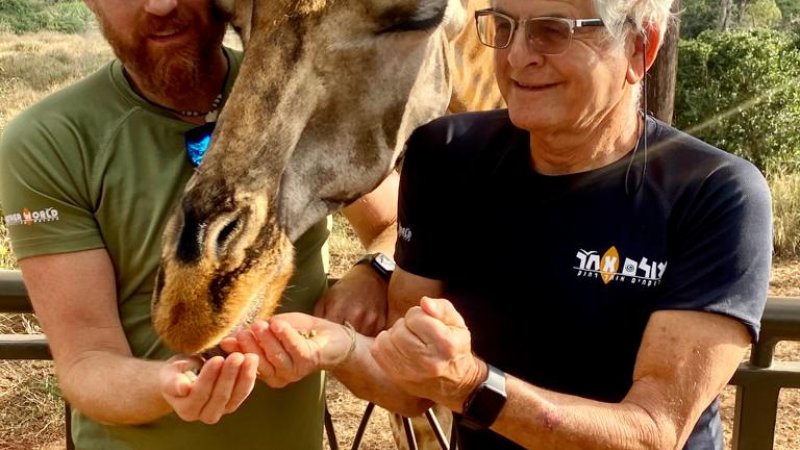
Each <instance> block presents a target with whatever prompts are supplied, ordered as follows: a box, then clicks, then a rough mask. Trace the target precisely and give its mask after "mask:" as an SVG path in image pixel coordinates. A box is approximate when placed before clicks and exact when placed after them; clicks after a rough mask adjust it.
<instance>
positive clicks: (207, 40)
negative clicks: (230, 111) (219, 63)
mask: <svg viewBox="0 0 800 450" xmlns="http://www.w3.org/2000/svg"><path fill="white" fill-rule="evenodd" d="M98 16H99V17H98V19H99V22H100V25H101V28H102V32H103V35H104V36H105V37H106V39H107V40H108V43H109V45H110V46H111V48H112V49H113V51H114V53H115V54H116V55H117V58H119V59H120V61H122V63H123V65H124V66H125V68H126V69H127V70H128V71H129V72H133V73H135V74H136V76H137V78H136V80H137V83H138V84H139V85H140V86H139V87H140V89H142V90H145V91H148V92H153V93H157V94H159V95H161V96H163V97H166V98H170V99H173V100H175V101H178V102H180V101H182V100H186V99H192V98H196V97H197V92H198V91H202V90H204V88H206V87H205V86H204V84H203V82H204V81H205V80H206V78H207V76H208V72H209V71H210V68H211V67H212V65H213V63H214V58H215V56H216V55H217V54H218V53H217V52H218V51H219V45H220V44H221V42H222V38H223V36H224V34H225V20H224V19H223V17H222V16H221V14H220V13H219V12H217V11H216V10H215V9H213V8H212V10H211V11H210V12H209V13H208V15H207V16H205V17H202V16H200V15H198V14H196V13H195V12H193V11H191V10H188V9H186V8H181V7H180V6H178V8H176V9H175V10H174V11H173V12H172V13H171V14H169V15H168V16H164V17H161V16H154V15H152V14H147V13H146V12H142V13H141V14H140V15H139V17H138V18H137V20H136V23H135V26H134V29H133V32H132V35H122V34H120V33H118V32H117V31H115V30H114V29H113V27H112V26H111V24H109V23H108V21H107V20H106V19H105V17H104V16H103V14H102V12H100V13H99V15H98ZM170 30H181V33H186V34H187V36H186V37H187V38H186V39H180V40H178V41H177V42H175V43H174V44H167V45H158V44H156V43H154V42H152V41H151V39H157V38H156V36H157V35H158V34H159V33H160V32H164V31H170ZM218 88H219V86H213V87H212V89H218Z"/></svg>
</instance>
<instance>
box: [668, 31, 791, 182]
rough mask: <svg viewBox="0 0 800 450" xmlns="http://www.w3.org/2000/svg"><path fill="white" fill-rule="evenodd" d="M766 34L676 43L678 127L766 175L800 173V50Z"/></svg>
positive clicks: (782, 36)
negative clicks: (742, 158)
mask: <svg viewBox="0 0 800 450" xmlns="http://www.w3.org/2000/svg"><path fill="white" fill-rule="evenodd" d="M795 39H796V36H794V35H791V34H789V33H782V32H778V31H769V30H753V31H736V32H728V33H721V32H718V31H706V32H704V33H702V34H701V35H700V36H699V37H698V38H697V39H687V40H681V41H680V43H679V53H678V79H677V86H676V90H675V113H676V115H675V125H676V126H677V127H678V128H681V129H684V130H687V131H689V132H690V133H691V134H693V135H695V136H697V137H699V138H700V139H702V140H704V141H706V142H708V143H710V144H712V145H715V146H717V147H719V148H722V149H725V150H727V151H729V152H731V153H734V154H737V155H739V156H742V157H744V158H746V159H748V160H750V161H752V162H753V163H754V164H756V165H757V166H758V167H759V168H760V169H761V170H762V171H764V172H765V173H778V172H785V171H798V170H800V127H798V124H800V50H798V48H797V46H796V45H795Z"/></svg>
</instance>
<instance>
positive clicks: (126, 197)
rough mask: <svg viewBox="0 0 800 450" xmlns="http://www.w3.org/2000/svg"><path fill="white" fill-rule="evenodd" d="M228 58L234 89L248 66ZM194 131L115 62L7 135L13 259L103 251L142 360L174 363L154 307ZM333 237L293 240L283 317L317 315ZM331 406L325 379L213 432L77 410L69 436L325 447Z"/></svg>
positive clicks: (83, 444)
mask: <svg viewBox="0 0 800 450" xmlns="http://www.w3.org/2000/svg"><path fill="white" fill-rule="evenodd" d="M228 56H229V59H230V61H231V74H232V76H230V77H229V82H228V86H226V91H229V90H230V88H231V85H232V82H233V81H232V80H233V79H234V78H235V75H236V73H237V71H238V68H239V63H240V60H241V54H240V53H237V52H233V51H228ZM192 127H194V125H192V124H188V123H185V122H182V121H180V120H178V119H176V118H175V117H174V116H172V115H171V114H169V113H168V112H167V111H165V110H163V109H161V108H158V107H156V106H154V105H152V104H150V103H148V102H147V101H146V100H144V99H142V98H141V97H140V96H138V95H137V94H136V93H135V92H134V91H133V90H132V89H131V87H130V85H129V84H128V82H127V80H126V79H125V76H124V74H123V71H122V65H121V64H120V62H119V61H113V62H111V63H109V64H107V65H106V66H104V67H103V68H102V69H100V70H99V71H97V72H96V73H94V74H92V75H90V76H89V77H87V78H86V79H84V80H82V81H80V82H78V83H76V84H75V85H73V86H71V87H69V88H67V89H64V90H62V91H60V92H57V93H55V94H53V95H51V96H49V97H47V98H46V99H44V100H42V101H41V102H39V103H38V104H36V105H34V106H33V107H31V108H29V109H28V110H26V111H25V112H23V113H21V114H20V115H19V116H17V117H16V118H15V120H14V121H12V122H11V123H9V124H8V126H7V128H6V129H5V131H4V133H3V135H2V136H0V202H2V208H3V213H4V214H5V220H6V225H7V227H8V231H9V234H10V236H11V241H12V246H13V249H14V252H15V253H16V255H17V257H18V258H19V259H23V258H26V257H29V256H33V255H42V254H53V253H64V252H74V251H81V250H89V249H96V248H105V249H107V250H108V252H109V254H110V255H111V259H112V261H113V263H114V269H115V273H116V281H117V289H118V291H117V294H118V302H119V310H120V316H121V319H122V324H123V328H124V330H125V334H126V336H127V338H128V341H129V343H130V346H131V349H132V351H133V353H134V355H136V356H137V357H141V358H148V359H166V358H168V357H169V356H171V355H172V352H171V351H170V350H169V349H167V348H165V347H164V346H163V345H162V343H161V341H160V339H159V338H158V336H157V335H156V333H155V332H154V330H153V328H152V325H151V322H150V298H151V294H152V289H153V285H154V279H155V273H156V268H157V266H158V257H159V252H160V244H161V234H162V228H163V225H164V224H165V223H166V220H167V218H168V215H169V213H170V210H171V207H172V205H173V203H174V202H175V201H176V199H177V198H178V197H179V196H180V194H181V193H182V192H183V187H184V185H185V184H186V182H187V181H188V179H189V177H190V176H191V175H192V171H193V168H192V166H191V164H190V163H189V161H188V158H187V156H186V154H185V149H184V133H185V132H186V131H187V130H189V129H191V128H192ZM327 237H328V228H327V226H326V223H325V222H324V221H323V222H321V223H319V224H317V225H316V226H314V227H312V229H311V230H309V231H308V232H307V233H306V234H305V235H303V236H301V237H300V239H298V240H297V242H295V247H296V263H297V272H296V275H295V277H294V279H293V280H292V281H290V282H289V285H290V286H291V288H290V289H289V290H288V291H287V293H286V294H285V295H284V299H283V301H282V308H283V310H293V311H304V312H311V311H312V309H313V305H314V303H315V302H316V300H317V299H318V298H319V296H320V294H321V293H322V292H323V290H324V289H325V286H326V269H327V261H326V260H325V257H326V256H325V255H326V254H327V248H326V247H325V242H326V240H327ZM86 288H87V289H90V288H91V287H90V286H87V287H86ZM131 382H135V380H131ZM120 395H125V393H124V392H120ZM323 396H324V393H323V382H322V379H321V376H320V375H313V376H309V377H307V378H306V379H304V380H302V381H300V382H298V383H294V384H292V385H290V386H288V387H286V388H284V389H270V388H268V387H267V386H266V385H265V384H264V383H261V382H259V383H257V386H256V388H255V390H254V391H253V393H252V394H251V395H250V397H249V398H248V399H247V401H246V402H245V403H244V404H243V405H242V406H241V407H240V408H239V410H238V411H236V412H235V413H234V414H231V415H228V416H225V417H224V418H223V419H222V420H221V421H220V422H219V423H218V424H216V425H204V424H202V423H199V422H197V423H187V422H184V421H182V420H180V419H179V418H178V417H177V416H176V415H174V414H170V415H168V416H166V417H164V418H162V419H160V420H158V421H155V422H153V423H150V424H146V425H141V426H104V425H101V424H98V423H96V422H94V421H92V420H91V419H89V418H88V417H86V416H84V415H82V414H81V413H80V412H79V411H75V412H74V414H73V426H72V432H73V438H74V440H75V442H76V445H77V448H79V449H103V450H109V449H147V450H157V449H170V450H174V449H184V448H186V449H188V448H191V449H195V450H198V449H221V448H225V449H251V448H252V449H255V448H258V449H275V450H289V449H298V450H308V449H318V448H321V442H322V417H323V401H324V398H323Z"/></svg>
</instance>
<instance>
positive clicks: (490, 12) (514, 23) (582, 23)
mask: <svg viewBox="0 0 800 450" xmlns="http://www.w3.org/2000/svg"><path fill="white" fill-rule="evenodd" d="M483 16H494V17H502V18H504V19H507V20H508V21H509V22H510V23H511V31H510V32H509V33H508V42H506V44H505V45H503V46H499V45H495V44H493V43H492V44H489V43H487V42H485V41H484V40H483V36H482V34H481V27H480V23H479V21H480V17H483ZM544 20H547V21H557V22H561V23H564V24H567V25H569V38H568V40H567V45H565V46H564V49H563V50H561V51H558V52H548V51H542V50H540V49H537V51H538V52H539V53H544V54H546V55H560V54H561V53H564V52H566V51H567V50H568V49H569V47H570V45H572V36H573V35H574V34H575V29H576V28H584V27H603V26H605V23H603V19H568V18H566V17H531V18H528V19H519V20H517V19H515V18H513V17H511V16H509V15H508V14H503V13H501V12H500V11H497V10H495V9H492V8H486V9H479V10H477V11H475V29H476V32H477V33H478V40H479V41H480V42H481V44H483V45H485V46H487V47H491V48H496V49H504V48H508V46H509V45H511V42H512V41H513V40H514V35H515V34H516V32H517V28H523V29H524V28H525V27H527V24H528V23H529V22H537V21H544Z"/></svg>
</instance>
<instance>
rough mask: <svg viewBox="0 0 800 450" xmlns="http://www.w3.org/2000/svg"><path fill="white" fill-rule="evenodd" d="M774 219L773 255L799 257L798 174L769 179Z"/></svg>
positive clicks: (799, 203)
mask: <svg viewBox="0 0 800 450" xmlns="http://www.w3.org/2000/svg"><path fill="white" fill-rule="evenodd" d="M769 186H770V191H771V192H772V204H773V207H772V214H773V218H774V222H773V223H774V233H775V238H774V240H775V253H777V254H778V255H781V256H800V174H797V173H789V174H780V175H776V176H773V177H771V178H770V180H769Z"/></svg>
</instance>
